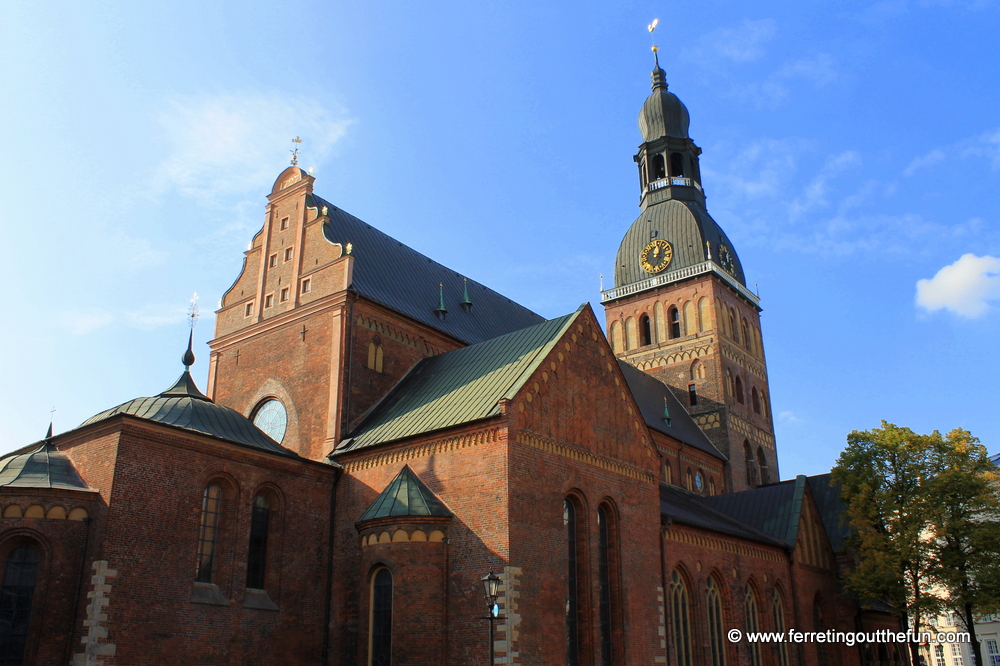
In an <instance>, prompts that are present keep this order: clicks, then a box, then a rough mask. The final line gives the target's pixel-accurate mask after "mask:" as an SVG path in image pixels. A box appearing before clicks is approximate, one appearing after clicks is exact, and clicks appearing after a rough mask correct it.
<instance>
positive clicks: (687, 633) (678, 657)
mask: <svg viewBox="0 0 1000 666" xmlns="http://www.w3.org/2000/svg"><path fill="white" fill-rule="evenodd" d="M670 628H671V633H672V634H673V646H674V660H673V663H675V664H677V666H691V619H690V613H689V608H688V592H687V586H686V585H685V584H684V578H683V577H682V576H681V574H680V572H679V571H677V570H676V569H674V572H673V573H672V574H671V575H670Z"/></svg>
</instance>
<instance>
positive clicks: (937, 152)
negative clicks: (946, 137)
mask: <svg viewBox="0 0 1000 666" xmlns="http://www.w3.org/2000/svg"><path fill="white" fill-rule="evenodd" d="M945 157H947V156H946V155H945V152H944V151H943V150H941V149H940V148H935V149H934V150H932V151H931V152H929V153H927V154H926V155H923V156H921V157H917V158H915V159H914V160H913V161H912V162H910V165H909V166H908V167H906V170H904V171H903V175H905V176H912V175H913V174H914V172H916V171H918V170H920V169H924V168H927V167H932V166H934V165H935V164H938V163H940V162H944V158H945Z"/></svg>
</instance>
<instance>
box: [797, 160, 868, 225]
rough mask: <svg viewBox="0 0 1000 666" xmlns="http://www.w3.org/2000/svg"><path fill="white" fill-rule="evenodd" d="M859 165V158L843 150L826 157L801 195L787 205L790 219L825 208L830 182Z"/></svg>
mask: <svg viewBox="0 0 1000 666" xmlns="http://www.w3.org/2000/svg"><path fill="white" fill-rule="evenodd" d="M860 164H861V156H860V155H858V153H857V152H855V151H853V150H845V151H843V152H840V153H837V154H835V155H831V156H830V157H828V158H827V159H826V162H825V163H824V164H823V168H822V169H820V172H819V173H818V174H817V175H816V177H815V178H813V179H812V180H811V181H809V183H808V184H807V185H806V186H805V188H804V189H803V192H802V195H801V196H799V197H796V198H795V199H793V200H792V202H791V203H790V204H789V206H788V208H789V214H790V216H791V219H792V220H795V219H797V218H798V217H799V216H801V215H802V214H803V213H805V212H807V211H809V210H812V209H814V208H817V207H821V206H825V205H826V204H827V193H828V191H829V182H830V180H831V179H833V178H835V177H836V176H838V175H840V174H841V173H844V172H845V171H849V170H851V169H856V168H857V167H858V165H860Z"/></svg>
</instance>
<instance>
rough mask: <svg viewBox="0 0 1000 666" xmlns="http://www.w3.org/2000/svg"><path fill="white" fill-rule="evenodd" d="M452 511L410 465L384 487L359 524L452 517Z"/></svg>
mask: <svg viewBox="0 0 1000 666" xmlns="http://www.w3.org/2000/svg"><path fill="white" fill-rule="evenodd" d="M451 515H452V514H451V511H449V510H448V508H447V507H446V506H445V505H444V504H443V503H442V502H441V500H439V499H438V498H437V496H436V495H435V494H434V493H432V492H431V491H430V489H429V488H428V487H427V486H425V485H424V482H423V481H421V480H420V477H419V476H417V475H416V474H415V473H414V472H413V470H412V469H410V466H409V465H403V469H401V470H399V474H397V475H396V478H395V479H393V480H392V481H391V482H390V483H389V485H388V486H386V487H385V490H383V491H382V492H381V493H380V494H379V496H378V497H376V498H375V501H374V502H372V504H371V506H369V507H368V510H367V511H365V512H364V514H363V515H362V516H361V518H359V519H358V523H363V522H365V521H368V520H375V519H377V518H392V517H397V516H434V517H442V518H445V517H451Z"/></svg>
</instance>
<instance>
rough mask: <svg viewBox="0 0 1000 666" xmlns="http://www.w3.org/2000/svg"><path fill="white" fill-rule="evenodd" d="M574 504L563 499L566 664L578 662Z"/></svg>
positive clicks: (577, 592) (575, 664)
mask: <svg viewBox="0 0 1000 666" xmlns="http://www.w3.org/2000/svg"><path fill="white" fill-rule="evenodd" d="M576 528H577V524H576V506H575V505H574V504H573V502H572V501H571V500H570V499H569V498H566V499H564V500H563V535H564V538H565V541H566V666H577V665H578V664H579V663H580V608H579V606H580V604H579V576H578V571H577V560H578V558H577V550H578V548H579V544H578V543H577V534H576Z"/></svg>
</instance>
